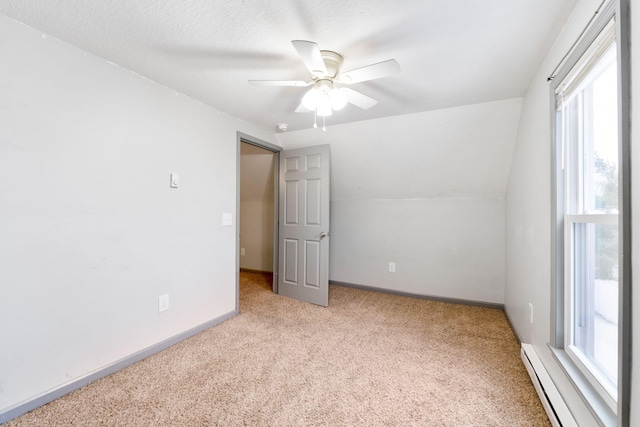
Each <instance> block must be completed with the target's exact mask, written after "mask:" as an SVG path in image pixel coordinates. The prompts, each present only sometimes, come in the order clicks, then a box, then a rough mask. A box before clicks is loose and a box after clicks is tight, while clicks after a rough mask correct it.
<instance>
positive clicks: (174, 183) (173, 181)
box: [169, 173, 180, 188]
mask: <svg viewBox="0 0 640 427" xmlns="http://www.w3.org/2000/svg"><path fill="white" fill-rule="evenodd" d="M179 184H180V176H179V175H178V174H177V173H172V174H171V175H170V177H169V185H170V186H171V188H178V185H179Z"/></svg>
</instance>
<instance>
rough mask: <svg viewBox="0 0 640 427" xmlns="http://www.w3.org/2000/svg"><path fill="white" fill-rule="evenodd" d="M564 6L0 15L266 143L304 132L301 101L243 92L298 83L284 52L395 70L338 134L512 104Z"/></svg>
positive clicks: (72, 10) (254, 4)
mask: <svg viewBox="0 0 640 427" xmlns="http://www.w3.org/2000/svg"><path fill="white" fill-rule="evenodd" d="M575 2H576V0H518V1H513V0H487V1H477V0H459V1H450V2H446V1H441V0H401V1H389V0H367V1H362V0H323V1H317V0H312V1H309V0H271V1H268V2H265V1H263V0H216V1H210V0H137V1H129V0H107V1H98V0H89V1H85V0H19V1H18V0H0V13H3V14H5V15H7V16H9V17H11V18H13V19H16V20H17V21H20V22H23V23H25V24H27V25H29V26H32V27H34V28H36V29H38V30H40V31H43V32H45V33H47V34H50V35H53V36H55V37H57V38H60V39H62V40H64V41H67V42H69V43H71V44H73V45H76V46H78V47H81V48H83V49H85V50H86V51H88V52H91V53H93V54H95V55H98V56H100V57H103V58H105V59H107V60H109V61H111V62H113V63H116V64H118V65H120V66H122V67H125V68H127V69H130V70H133V71H134V72H136V73H138V74H140V75H142V76H145V77H147V78H149V79H152V80H154V81H156V82H158V83H160V84H162V85H165V86H167V87H169V88H172V89H174V90H176V91H179V92H182V93H184V94H187V95H189V96H191V97H193V98H196V99H198V100H200V101H202V102H204V103H206V104H209V105H211V106H213V107H215V108H217V109H219V110H221V111H224V112H227V113H229V114H231V115H233V116H236V117H238V118H241V119H243V120H245V121H247V122H249V123H251V124H254V125H256V126H260V127H263V128H264V129H270V130H273V131H274V132H275V130H276V125H277V124H278V123H288V124H289V129H290V130H296V129H304V128H309V127H310V126H311V125H312V123H313V113H295V112H294V110H295V109H296V107H297V106H298V105H299V103H300V99H301V98H302V95H303V94H304V92H305V91H306V89H305V88H300V87H255V86H250V85H249V84H248V83H247V81H248V80H252V79H260V80H265V79H274V80H309V73H308V71H307V70H306V68H305V66H304V64H303V63H302V61H301V60H300V58H299V56H298V54H297V52H296V50H295V49H294V47H293V46H292V44H291V40H294V39H302V40H311V41H315V42H316V43H318V45H319V46H320V48H321V49H327V50H333V51H336V52H339V53H341V54H342V55H343V56H344V65H343V70H350V69H354V68H358V67H361V66H364V65H368V64H371V63H376V62H380V61H384V60H387V59H390V58H394V59H396V60H397V61H398V62H399V64H400V66H401V69H402V71H401V73H400V74H398V75H395V76H391V77H385V78H382V79H378V80H374V81H370V82H363V83H358V84H357V85H354V86H353V88H354V89H357V90H358V91H360V92H361V93H363V94H365V95H367V96H369V97H372V98H375V99H376V100H378V101H379V102H378V104H377V105H375V106H374V107H372V108H370V109H368V110H361V109H359V108H357V107H355V106H352V105H348V106H347V107H346V108H345V109H344V110H342V111H340V112H339V113H336V114H334V115H333V116H331V117H330V118H328V122H327V123H328V124H338V123H348V122H354V121H361V120H370V119H375V118H382V117H387V116H396V115H402V114H410V113H416V112H421V111H428V110H438V109H442V108H448V107H452V106H460V105H468V104H477V103H482V102H489V101H495V100H501V99H510V98H517V97H521V96H523V95H524V93H525V91H526V89H527V86H528V84H529V81H530V80H531V78H532V76H533V75H534V73H535V71H536V68H537V67H538V65H539V64H540V63H541V62H542V59H543V58H544V55H545V53H546V52H548V50H549V48H550V46H551V43H552V42H553V40H554V39H555V37H556V36H557V34H558V33H559V31H560V30H561V28H562V25H563V22H564V21H565V19H566V17H567V16H568V15H569V13H570V11H571V9H572V8H573V6H574V4H575ZM4 42H7V41H4ZM8 42H10V41H8Z"/></svg>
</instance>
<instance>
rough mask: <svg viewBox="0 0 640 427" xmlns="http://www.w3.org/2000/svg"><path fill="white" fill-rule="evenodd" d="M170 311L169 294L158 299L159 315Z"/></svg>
mask: <svg viewBox="0 0 640 427" xmlns="http://www.w3.org/2000/svg"><path fill="white" fill-rule="evenodd" d="M167 310H169V294H164V295H160V296H159V297H158V313H162V312H163V311H167Z"/></svg>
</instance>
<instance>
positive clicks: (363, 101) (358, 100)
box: [340, 87, 378, 110]
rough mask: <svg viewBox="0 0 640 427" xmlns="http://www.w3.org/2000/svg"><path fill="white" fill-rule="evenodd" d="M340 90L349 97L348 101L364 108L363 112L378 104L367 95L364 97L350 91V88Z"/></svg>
mask: <svg viewBox="0 0 640 427" xmlns="http://www.w3.org/2000/svg"><path fill="white" fill-rule="evenodd" d="M340 90H341V91H343V92H344V94H345V96H346V97H347V101H349V102H350V103H352V104H353V105H355V106H356V107H360V108H362V109H363V110H367V109H369V108H371V107H373V106H374V105H376V104H377V103H378V101H376V100H375V99H373V98H369V97H368V96H367V95H363V94H361V93H360V92H357V91H355V90H353V89H349V88H348V87H343V88H340Z"/></svg>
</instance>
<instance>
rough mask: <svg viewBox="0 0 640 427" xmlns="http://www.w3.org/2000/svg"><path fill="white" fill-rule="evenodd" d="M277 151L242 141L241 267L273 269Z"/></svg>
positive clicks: (260, 269) (263, 269) (262, 269)
mask: <svg viewBox="0 0 640 427" xmlns="http://www.w3.org/2000/svg"><path fill="white" fill-rule="evenodd" d="M274 165H275V155H274V153H272V152H270V151H268V150H265V149H262V148H259V147H255V146H253V145H249V144H246V143H243V144H242V147H241V156H240V247H241V248H243V249H244V251H245V252H244V255H242V254H241V255H240V268H246V269H249V270H258V271H270V272H272V271H273V239H274V236H273V230H274V217H273V214H274V206H273V198H274V194H273V190H274V189H273V185H274Z"/></svg>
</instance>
